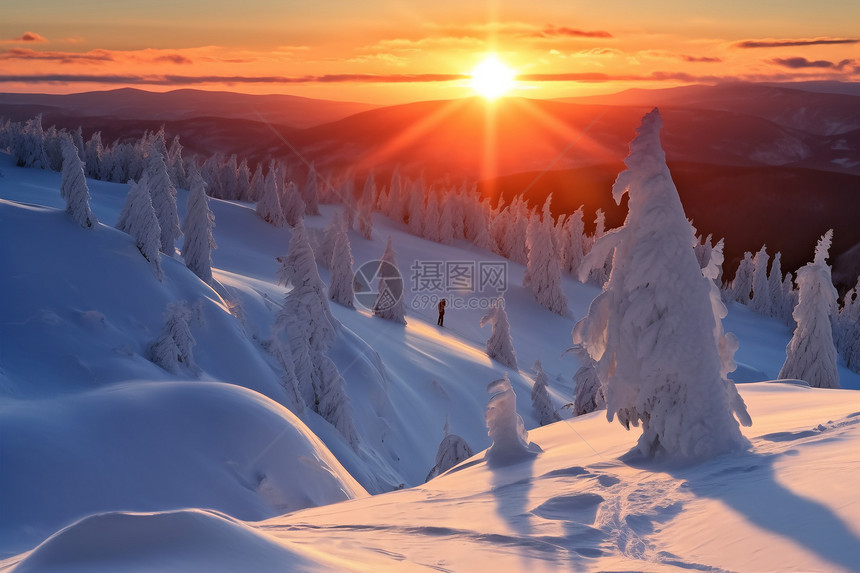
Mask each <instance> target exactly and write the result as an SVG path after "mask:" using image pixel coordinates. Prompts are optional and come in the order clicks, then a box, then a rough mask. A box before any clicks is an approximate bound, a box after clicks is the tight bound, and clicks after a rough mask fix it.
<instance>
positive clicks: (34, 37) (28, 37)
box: [0, 31, 48, 44]
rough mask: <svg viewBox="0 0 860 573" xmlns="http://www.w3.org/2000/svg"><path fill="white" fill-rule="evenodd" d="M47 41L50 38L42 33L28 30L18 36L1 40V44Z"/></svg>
mask: <svg viewBox="0 0 860 573" xmlns="http://www.w3.org/2000/svg"><path fill="white" fill-rule="evenodd" d="M47 41H48V39H47V38H46V37H45V36H43V35H41V34H37V33H36V32H29V31H28V32H24V33H23V34H21V35H20V36H18V37H17V38H10V39H8V40H0V44H26V43H30V42H35V43H43V42H47Z"/></svg>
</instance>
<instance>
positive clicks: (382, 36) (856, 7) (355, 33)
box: [0, 0, 860, 103]
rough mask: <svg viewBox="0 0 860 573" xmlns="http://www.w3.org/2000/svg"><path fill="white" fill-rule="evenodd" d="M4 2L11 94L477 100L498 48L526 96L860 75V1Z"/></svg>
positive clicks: (3, 53) (0, 32)
mask: <svg viewBox="0 0 860 573" xmlns="http://www.w3.org/2000/svg"><path fill="white" fill-rule="evenodd" d="M15 4H17V5H15V6H5V7H4V8H3V19H2V22H0V91H15V92H25V91H33V92H60V93H67V92H81V91H89V90H96V89H109V88H114V87H124V86H133V87H139V88H143V89H149V90H160V91H163V90H169V89H177V88H199V89H225V90H232V91H241V92H249V93H289V94H296V95H302V96H308V97H321V98H327V99H338V100H353V101H366V102H372V103H396V102H404V101H414V100H425V99H444V98H453V97H460V96H464V95H470V94H471V88H470V87H469V82H468V79H467V77H466V76H468V74H469V72H470V71H471V70H472V69H473V68H474V67H475V65H477V64H478V63H479V62H480V61H481V60H482V59H483V58H484V57H485V56H486V54H488V53H490V52H495V53H497V54H498V56H499V57H500V58H501V59H502V60H503V61H505V62H506V63H507V64H508V65H509V66H511V67H513V68H514V69H515V70H516V71H517V72H518V73H519V74H520V76H519V80H520V81H519V82H518V84H517V88H516V91H515V93H516V94H517V95H524V96H528V97H539V98H548V97H565V96H575V95H587V94H593V93H605V92H611V91H618V90H620V89H624V88H628V87H661V86H663V87H668V86H672V85H680V84H684V83H714V82H719V81H725V80H731V79H745V80H753V81H795V80H803V79H815V80H820V79H838V80H843V81H860V26H858V22H860V2H857V1H856V0H846V1H826V0H825V1H818V2H809V1H803V2H798V1H793V0H782V1H780V2H775V1H772V0H761V1H750V0H745V1H738V0H727V1H722V2H718V3H711V4H714V6H712V7H709V8H702V7H697V6H693V4H694V3H691V2H688V1H680V0H661V1H652V2H648V3H645V2H641V1H634V0H629V1H606V2H603V3H596V2H593V1H591V2H578V1H572V0H564V1H561V0H559V1H541V0H532V1H530V2H504V1H500V0H496V1H491V2H465V1H463V0H458V1H453V0H434V1H432V2H426V1H422V2H413V1H409V2H403V1H400V2H397V1H393V0H365V1H363V2H354V1H346V0H336V1H325V2H313V3H312V2H301V3H299V2H284V1H275V0H243V1H242V2H231V3H229V4H228V3H218V2H214V1H212V0H209V1H207V2H204V1H202V0H194V1H185V2H170V1H164V0H151V1H149V2H139V1H135V2H131V1H128V0H113V1H111V2H93V1H80V2H68V1H67V0H64V1H58V0H39V1H37V2H29V3H28V2H19V3H15Z"/></svg>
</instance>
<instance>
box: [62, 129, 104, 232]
mask: <svg viewBox="0 0 860 573" xmlns="http://www.w3.org/2000/svg"><path fill="white" fill-rule="evenodd" d="M61 145H62V149H63V175H62V179H61V182H60V195H61V196H62V197H63V199H65V200H66V213H68V214H69V215H71V216H72V218H73V219H74V220H75V222H76V223H77V224H78V225H80V226H81V227H85V228H89V227H93V226H94V225H96V224H97V223H98V220H97V219H96V216H95V215H93V213H92V211H90V190H89V188H88V187H87V180H86V178H85V177H84V164H83V163H82V162H81V160H80V158H79V157H78V149H77V147H76V146H75V144H74V143H72V140H71V139H67V138H64V139H63V140H62V144H61Z"/></svg>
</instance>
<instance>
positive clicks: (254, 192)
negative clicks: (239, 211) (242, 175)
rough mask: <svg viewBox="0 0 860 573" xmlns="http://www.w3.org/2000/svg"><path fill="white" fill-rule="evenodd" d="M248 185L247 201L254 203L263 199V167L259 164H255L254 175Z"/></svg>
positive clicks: (264, 182) (264, 188)
mask: <svg viewBox="0 0 860 573" xmlns="http://www.w3.org/2000/svg"><path fill="white" fill-rule="evenodd" d="M248 185H249V189H248V201H251V202H253V203H256V202H257V201H259V200H260V199H262V198H263V194H264V193H265V190H266V178H265V177H263V165H262V164H261V163H257V168H256V169H255V170H254V175H253V176H252V177H251V182H250V183H249V184H248Z"/></svg>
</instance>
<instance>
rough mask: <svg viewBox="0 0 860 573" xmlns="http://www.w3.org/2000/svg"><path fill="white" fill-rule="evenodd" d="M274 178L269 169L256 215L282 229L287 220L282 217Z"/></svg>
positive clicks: (274, 174)
mask: <svg viewBox="0 0 860 573" xmlns="http://www.w3.org/2000/svg"><path fill="white" fill-rule="evenodd" d="M276 176H277V174H276V172H275V170H274V169H271V168H270V169H269V173H268V175H266V181H265V183H264V185H263V196H262V197H261V198H260V200H259V202H258V203H257V215H259V216H260V218H261V219H263V220H264V221H266V222H267V223H271V224H272V225H274V226H276V227H283V226H284V225H286V224H287V219H286V218H285V217H284V210H283V209H282V208H281V200H280V198H279V196H278V195H279V193H278V184H277V182H276V181H275V177H276Z"/></svg>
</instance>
